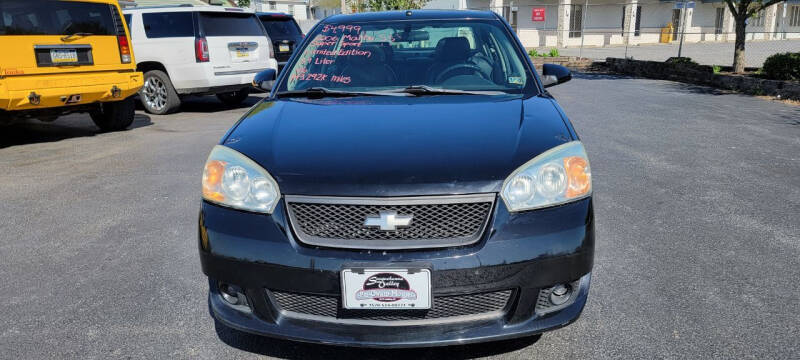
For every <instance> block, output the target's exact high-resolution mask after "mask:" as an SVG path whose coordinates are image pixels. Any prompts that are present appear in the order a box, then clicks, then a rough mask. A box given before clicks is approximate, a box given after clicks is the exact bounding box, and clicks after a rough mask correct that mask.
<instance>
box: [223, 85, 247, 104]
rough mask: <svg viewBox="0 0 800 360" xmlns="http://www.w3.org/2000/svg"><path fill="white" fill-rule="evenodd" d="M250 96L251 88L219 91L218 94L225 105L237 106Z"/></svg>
mask: <svg viewBox="0 0 800 360" xmlns="http://www.w3.org/2000/svg"><path fill="white" fill-rule="evenodd" d="M248 96H250V89H248V88H243V89H241V90H239V91H231V92H226V93H219V94H217V99H219V101H222V102H223V103H224V104H225V105H228V106H236V105H239V104H241V103H242V102H243V101H245V100H246V99H247V97H248Z"/></svg>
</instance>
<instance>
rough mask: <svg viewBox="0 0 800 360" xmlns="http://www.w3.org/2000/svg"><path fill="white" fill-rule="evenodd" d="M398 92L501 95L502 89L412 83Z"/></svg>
mask: <svg viewBox="0 0 800 360" xmlns="http://www.w3.org/2000/svg"><path fill="white" fill-rule="evenodd" d="M397 92H402V93H406V94H411V95H415V96H423V95H500V94H504V92H502V91H466V90H454V89H443V88H435V87H430V86H428V85H411V86H408V87H406V88H405V89H400V90H398V91H397Z"/></svg>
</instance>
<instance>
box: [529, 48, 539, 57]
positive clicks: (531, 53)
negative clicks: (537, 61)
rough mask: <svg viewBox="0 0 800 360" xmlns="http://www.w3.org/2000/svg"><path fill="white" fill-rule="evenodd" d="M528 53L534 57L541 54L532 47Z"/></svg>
mask: <svg viewBox="0 0 800 360" xmlns="http://www.w3.org/2000/svg"><path fill="white" fill-rule="evenodd" d="M528 55H530V56H532V57H537V56H539V53H538V52H537V51H536V49H530V50H528Z"/></svg>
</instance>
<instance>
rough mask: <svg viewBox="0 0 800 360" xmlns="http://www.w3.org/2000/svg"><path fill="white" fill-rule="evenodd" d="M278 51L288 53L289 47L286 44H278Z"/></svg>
mask: <svg viewBox="0 0 800 360" xmlns="http://www.w3.org/2000/svg"><path fill="white" fill-rule="evenodd" d="M278 51H280V52H289V45H288V44H280V45H278Z"/></svg>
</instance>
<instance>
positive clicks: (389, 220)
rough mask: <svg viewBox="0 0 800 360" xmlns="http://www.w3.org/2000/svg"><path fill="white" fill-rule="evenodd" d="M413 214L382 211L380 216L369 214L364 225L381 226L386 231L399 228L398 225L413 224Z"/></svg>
mask: <svg viewBox="0 0 800 360" xmlns="http://www.w3.org/2000/svg"><path fill="white" fill-rule="evenodd" d="M413 217H414V216H412V215H398V214H397V211H381V212H380V216H372V215H369V216H367V220H365V221H364V226H370V227H374V226H377V227H380V228H381V230H384V231H392V230H397V228H398V227H402V226H408V225H409V224H411V219H412V218H413Z"/></svg>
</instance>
